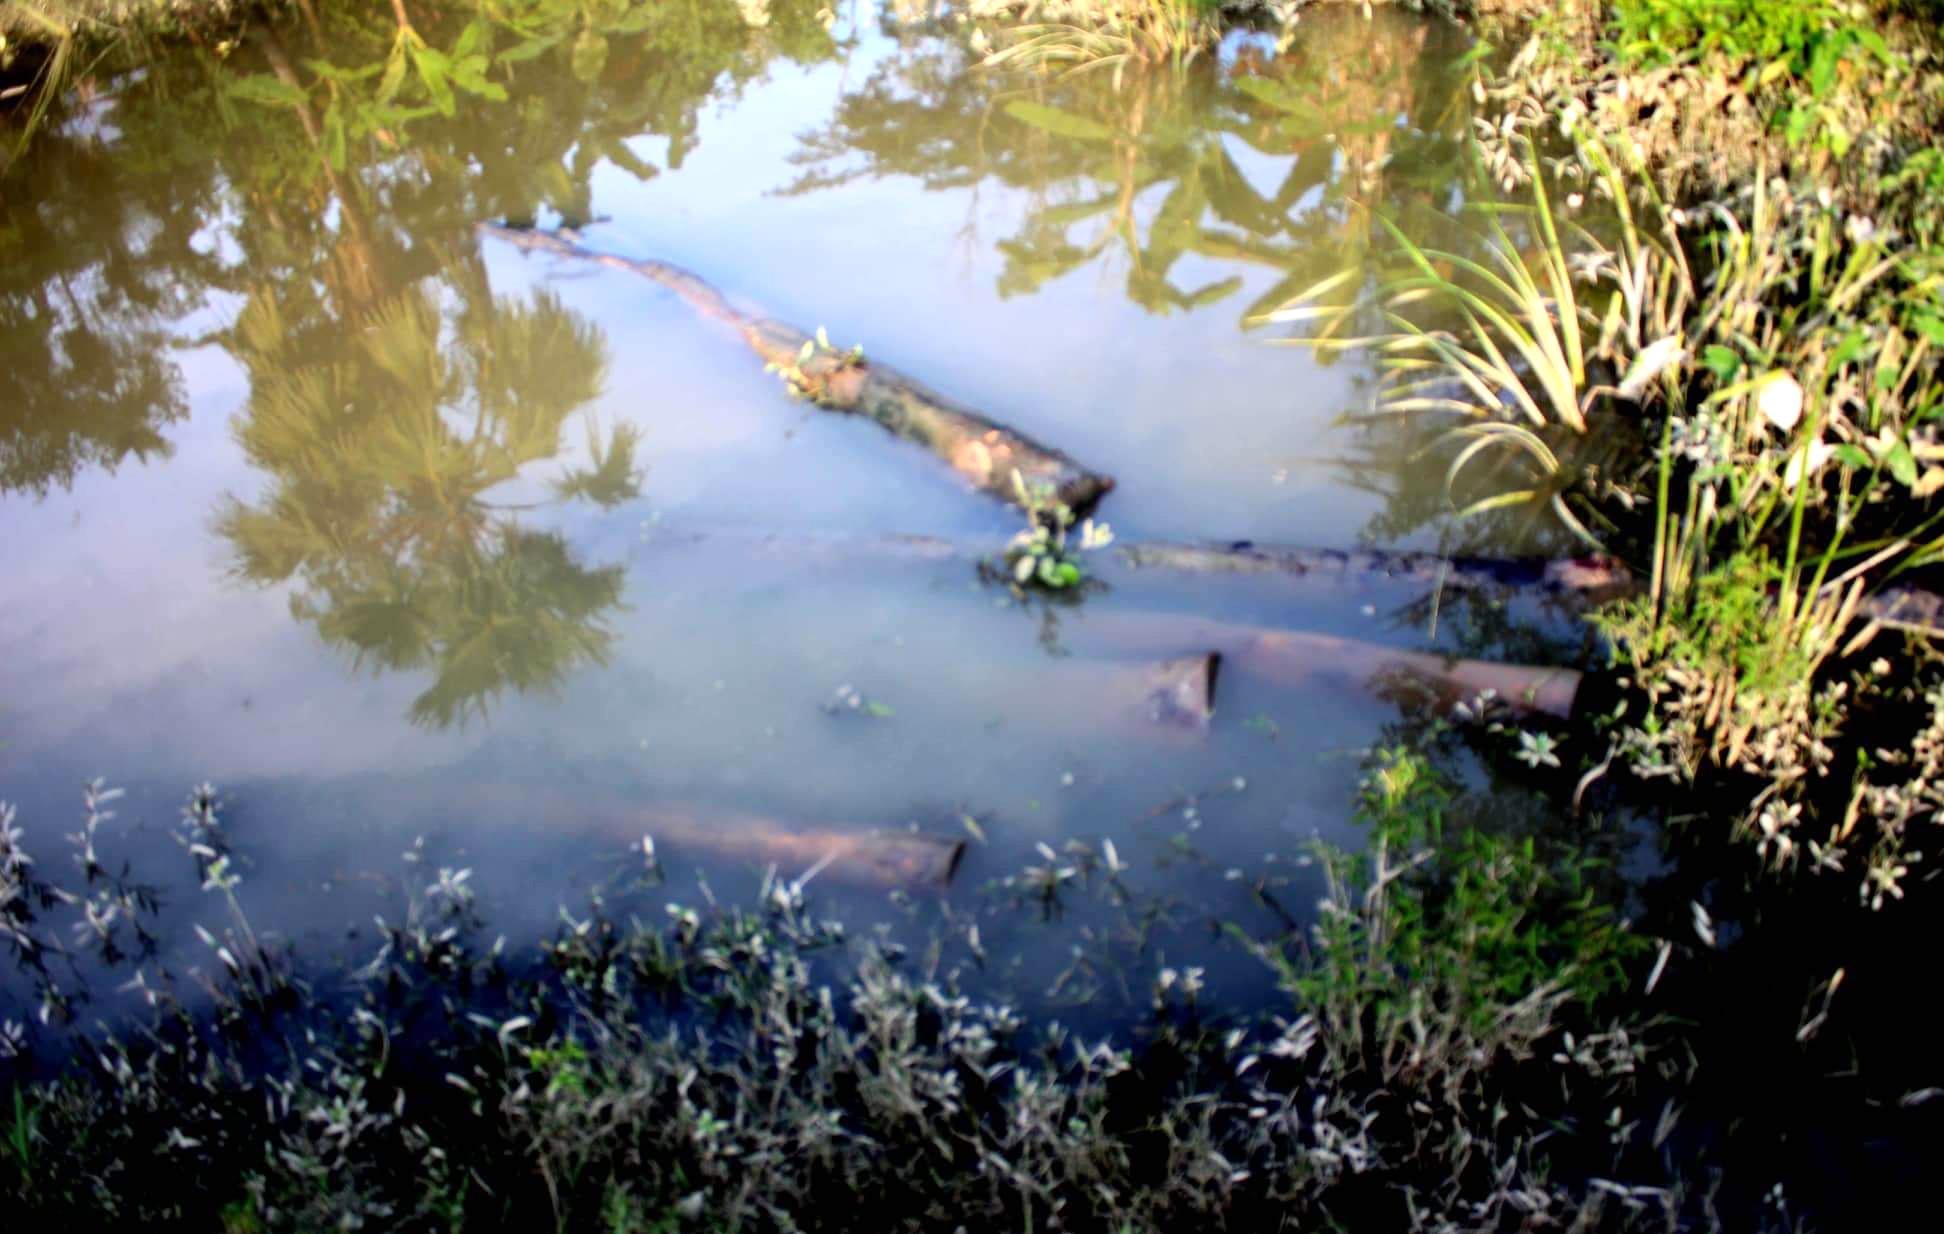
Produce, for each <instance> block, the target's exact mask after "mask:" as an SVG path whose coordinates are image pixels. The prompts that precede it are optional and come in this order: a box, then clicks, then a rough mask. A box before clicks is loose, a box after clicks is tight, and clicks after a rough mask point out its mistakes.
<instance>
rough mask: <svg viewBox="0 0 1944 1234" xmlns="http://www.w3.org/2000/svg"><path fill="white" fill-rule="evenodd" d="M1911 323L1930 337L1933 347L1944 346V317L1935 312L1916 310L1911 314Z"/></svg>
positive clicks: (1926, 336)
mask: <svg viewBox="0 0 1944 1234" xmlns="http://www.w3.org/2000/svg"><path fill="white" fill-rule="evenodd" d="M1910 324H1911V326H1912V327H1913V328H1914V329H1915V330H1916V331H1917V333H1919V334H1921V335H1923V336H1924V337H1925V338H1926V339H1928V340H1929V341H1930V343H1931V346H1933V347H1944V317H1939V316H1937V315H1936V314H1935V313H1925V312H1916V313H1912V314H1911V315H1910Z"/></svg>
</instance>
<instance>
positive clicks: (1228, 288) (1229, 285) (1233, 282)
mask: <svg viewBox="0 0 1944 1234" xmlns="http://www.w3.org/2000/svg"><path fill="white" fill-rule="evenodd" d="M1241 290H1242V276H1241V275H1239V274H1238V275H1235V276H1234V277H1232V278H1225V279H1223V280H1222V281H1221V282H1219V283H1210V284H1209V285H1208V286H1206V287H1204V288H1202V289H1201V290H1200V291H1195V292H1190V293H1189V294H1188V295H1187V296H1185V297H1183V299H1182V302H1181V305H1182V307H1183V308H1191V309H1195V308H1201V307H1202V306H1203V305H1208V304H1214V303H1215V302H1216V301H1218V300H1226V299H1228V298H1229V297H1230V296H1232V295H1234V294H1235V293H1236V292H1238V291H1241Z"/></svg>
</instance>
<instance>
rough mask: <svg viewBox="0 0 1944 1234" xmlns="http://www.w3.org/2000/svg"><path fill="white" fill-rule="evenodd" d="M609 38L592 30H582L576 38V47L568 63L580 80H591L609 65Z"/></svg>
mask: <svg viewBox="0 0 1944 1234" xmlns="http://www.w3.org/2000/svg"><path fill="white" fill-rule="evenodd" d="M607 58H608V42H607V39H605V38H603V37H602V36H600V35H598V34H596V33H594V32H593V31H592V30H583V31H581V34H580V37H579V38H577V39H575V40H574V49H573V51H572V52H571V53H569V55H568V64H569V67H570V68H571V70H572V72H573V74H574V77H575V79H576V80H578V81H583V82H591V81H593V80H594V79H595V78H597V77H599V76H600V75H601V70H602V69H604V68H606V67H607Z"/></svg>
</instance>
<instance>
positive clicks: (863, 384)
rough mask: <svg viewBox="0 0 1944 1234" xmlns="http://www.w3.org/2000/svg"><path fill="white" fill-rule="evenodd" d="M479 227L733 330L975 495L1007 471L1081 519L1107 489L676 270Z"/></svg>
mask: <svg viewBox="0 0 1944 1234" xmlns="http://www.w3.org/2000/svg"><path fill="white" fill-rule="evenodd" d="M478 226H479V230H480V231H481V232H482V233H484V234H486V235H489V236H494V237H497V238H498V239H501V240H504V241H506V242H507V243H508V244H512V245H515V246H516V247H518V248H521V249H523V250H525V251H527V252H539V253H551V254H553V255H555V256H558V257H571V258H575V259H577V260H581V261H591V262H594V263H596V264H598V265H603V266H607V267H609V268H611V269H615V270H626V271H629V272H630V273H633V274H639V275H641V276H642V277H644V278H647V279H652V280H653V281H654V282H656V283H659V284H660V285H661V286H663V287H666V288H668V289H669V290H670V291H672V292H674V293H675V294H676V295H677V296H680V297H681V298H682V299H683V300H684V301H685V302H687V303H688V304H689V306H690V307H692V308H694V309H695V310H696V311H697V312H698V313H700V314H702V315H703V316H704V317H708V318H711V319H713V320H716V321H720V322H724V323H726V324H728V325H729V326H731V327H733V328H734V329H735V330H736V331H737V333H739V334H740V335H741V336H742V338H743V341H744V342H746V343H748V344H749V346H750V347H751V348H752V349H753V350H754V351H755V352H756V354H757V355H759V356H761V357H762V358H763V360H764V361H765V362H766V363H768V364H771V365H774V366H776V367H777V368H779V369H781V370H782V371H784V372H785V373H786V374H788V378H789V381H790V384H791V385H792V386H793V387H794V388H796V389H797V390H798V391H800V392H801V393H802V394H803V395H805V396H806V397H808V398H810V399H811V400H812V401H814V402H815V403H816V404H817V405H818V406H821V407H825V408H828V409H830V410H832V411H841V412H848V413H851V414H853V415H861V416H866V417H868V418H870V419H872V420H875V421H877V423H878V424H880V425H882V426H883V427H884V428H886V429H888V430H889V431H891V432H892V433H895V434H897V435H898V436H900V437H903V438H905V439H906V440H908V441H913V442H916V443H918V444H919V445H921V446H924V447H925V448H926V449H928V450H930V451H931V452H932V453H933V454H935V455H937V456H938V457H939V458H941V459H943V460H945V462H946V463H948V464H949V465H950V466H951V468H952V470H954V471H956V472H958V474H959V475H960V476H962V477H964V478H965V479H966V480H967V481H969V482H970V483H971V484H972V486H973V487H974V488H976V489H978V490H980V491H981V492H985V493H988V494H990V495H992V496H994V497H998V498H1000V499H1001V500H1004V501H1014V500H1016V494H1015V491H1014V486H1013V472H1014V471H1018V472H1019V473H1020V476H1021V477H1022V478H1023V479H1024V480H1025V481H1026V483H1027V484H1028V485H1031V486H1034V487H1036V488H1046V489H1050V490H1051V491H1052V492H1053V493H1054V494H1055V495H1056V496H1057V497H1058V498H1059V500H1060V501H1062V502H1064V503H1066V504H1067V505H1068V506H1070V507H1072V508H1073V509H1074V510H1075V511H1076V512H1079V513H1084V512H1086V511H1088V510H1090V509H1092V508H1093V506H1094V504H1095V503H1096V502H1098V501H1099V500H1100V499H1101V497H1103V496H1105V495H1106V493H1107V492H1108V491H1109V490H1110V489H1112V488H1113V487H1114V479H1113V477H1112V476H1106V475H1101V474H1098V473H1096V472H1092V471H1088V470H1087V469H1086V468H1084V467H1082V466H1081V465H1080V464H1078V463H1076V462H1074V461H1073V460H1072V459H1071V458H1068V457H1067V456H1066V455H1065V454H1062V453H1061V452H1060V451H1058V450H1055V449H1052V448H1051V447H1048V446H1043V445H1041V444H1040V443H1038V442H1036V441H1034V440H1033V439H1032V438H1030V437H1027V436H1026V435H1025V434H1023V433H1019V432H1016V431H1014V430H1012V429H1010V428H1007V427H1006V426H1005V425H1003V424H1000V423H998V422H997V421H995V420H992V419H989V418H987V417H986V416H984V415H981V414H980V413H978V412H976V411H973V410H971V409H969V408H966V407H961V406H959V405H958V404H956V403H953V402H952V401H950V400H949V399H947V398H945V397H944V396H943V395H940V394H937V393H935V392H933V391H931V390H928V389H926V388H925V387H924V386H922V385H920V384H919V383H918V382H916V381H913V380H912V379H911V378H909V377H906V376H904V375H903V374H901V373H899V372H897V371H896V370H895V369H892V368H890V367H888V366H886V365H882V364H878V363H876V362H875V361H864V360H862V359H854V358H853V357H851V356H850V355H849V354H847V353H842V352H837V351H834V350H831V349H829V348H821V347H818V346H817V345H816V341H815V340H814V339H813V338H812V337H811V336H810V335H808V334H805V333H804V332H803V331H801V330H799V329H797V328H796V327H794V326H789V325H785V324H783V323H782V322H777V321H769V320H765V319H763V318H759V317H754V316H751V315H749V314H746V313H742V312H738V311H737V310H736V309H735V308H734V307H732V306H731V305H730V303H729V301H728V300H727V299H726V298H725V297H724V296H723V295H722V293H721V292H719V291H717V290H716V289H715V288H713V287H711V286H710V285H709V284H708V283H707V282H705V281H704V280H703V279H702V278H700V277H699V276H697V275H695V274H693V273H691V272H689V271H687V270H684V269H682V268H681V267H679V266H673V265H670V264H668V263H667V262H662V261H653V260H646V259H635V258H627V257H619V256H616V255H614V254H612V253H602V252H598V251H596V250H594V249H589V248H585V247H582V246H581V245H580V244H578V243H576V242H575V240H573V239H571V238H569V237H568V236H565V235H560V234H555V233H551V232H543V231H534V230H531V229H525V228H514V227H506V226H501V225H499V224H496V223H481V224H479V225H478ZM806 346H808V347H809V352H808V354H807V355H806V352H805V348H806Z"/></svg>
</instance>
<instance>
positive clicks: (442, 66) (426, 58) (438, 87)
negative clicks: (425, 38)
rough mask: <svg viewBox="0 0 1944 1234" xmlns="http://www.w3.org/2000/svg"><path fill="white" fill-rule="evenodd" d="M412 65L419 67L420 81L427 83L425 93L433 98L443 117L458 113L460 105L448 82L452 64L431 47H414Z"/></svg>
mask: <svg viewBox="0 0 1944 1234" xmlns="http://www.w3.org/2000/svg"><path fill="white" fill-rule="evenodd" d="M412 63H413V64H415V65H417V66H418V73H419V80H420V81H422V82H424V83H425V92H426V93H427V94H429V95H430V96H431V97H432V105H433V106H434V107H436V108H438V109H439V114H440V115H442V116H451V115H453V114H454V113H456V112H457V111H458V104H457V103H455V102H454V100H453V97H452V87H451V85H449V84H448V83H447V81H446V73H447V70H448V69H449V68H450V67H451V64H450V62H449V61H448V60H447V59H446V58H445V57H444V56H442V55H440V54H439V53H438V52H437V51H434V50H433V49H432V48H430V47H414V48H413V49H412Z"/></svg>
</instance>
